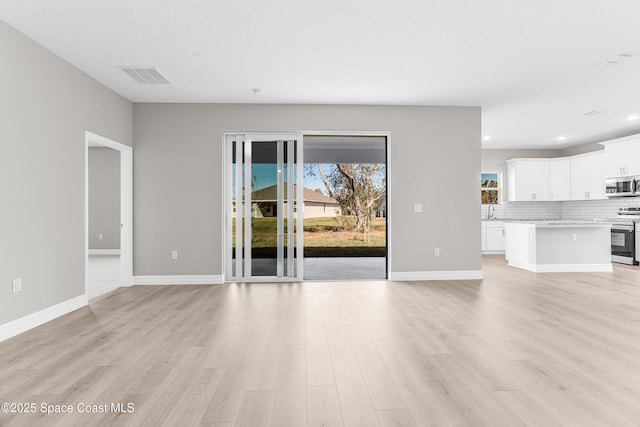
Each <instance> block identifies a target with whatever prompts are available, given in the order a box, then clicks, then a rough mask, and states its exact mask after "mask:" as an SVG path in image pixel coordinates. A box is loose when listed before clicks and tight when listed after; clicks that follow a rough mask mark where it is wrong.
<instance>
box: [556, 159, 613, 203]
mask: <svg viewBox="0 0 640 427" xmlns="http://www.w3.org/2000/svg"><path fill="white" fill-rule="evenodd" d="M603 182H604V181H603ZM549 200H552V201H554V202H557V201H563V200H571V160H569V159H549Z"/></svg>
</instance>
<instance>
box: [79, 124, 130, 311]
mask: <svg viewBox="0 0 640 427" xmlns="http://www.w3.org/2000/svg"><path fill="white" fill-rule="evenodd" d="M132 169H133V162H132V149H131V147H129V146H126V145H124V144H120V143H118V142H116V141H113V140H110V139H108V138H104V137H102V136H100V135H96V134H94V133H91V132H86V133H85V297H86V298H87V300H91V299H93V298H96V297H98V296H100V295H104V294H106V293H108V292H111V291H113V290H115V289H117V288H119V287H121V286H131V284H132V275H133V274H132V273H133V271H132V270H133V268H132V232H131V224H132V194H133V192H132V176H133V173H132V172H133V170H132Z"/></svg>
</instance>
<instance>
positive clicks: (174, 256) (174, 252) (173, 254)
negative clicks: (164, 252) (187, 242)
mask: <svg viewBox="0 0 640 427" xmlns="http://www.w3.org/2000/svg"><path fill="white" fill-rule="evenodd" d="M171 259H178V251H171Z"/></svg>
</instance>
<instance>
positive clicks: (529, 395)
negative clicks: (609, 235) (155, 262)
mask: <svg viewBox="0 0 640 427" xmlns="http://www.w3.org/2000/svg"><path fill="white" fill-rule="evenodd" d="M484 274H485V279H484V280H483V281H462V282H455V281H441V282H335V283H323V282H310V283H304V284H301V283H295V284H251V285H249V284H226V285H220V286H157V287H155V286H144V287H141V286H139V287H133V288H127V289H120V290H117V291H115V292H113V293H111V294H108V295H105V296H103V297H100V298H97V299H96V300H94V301H92V303H91V304H90V306H89V307H86V308H84V309H81V310H77V311H75V312H74V313H71V314H69V315H67V316H64V317H62V318H59V319H57V320H55V321H53V322H50V323H48V324H46V325H43V326H41V327H39V328H37V329H34V330H32V331H29V332H27V333H25V334H22V335H20V336H18V337H15V338H12V339H10V340H7V341H5V342H4V343H0V402H18V403H25V402H34V403H36V404H37V405H38V409H39V405H40V404H41V403H48V404H51V405H55V404H66V405H73V406H74V409H75V408H76V405H77V404H78V403H81V402H82V403H87V404H93V405H101V404H105V403H106V404H109V403H111V402H122V403H125V404H126V403H132V404H133V405H134V408H135V411H134V412H133V413H120V414H118V413H98V414H78V413H74V414H72V415H43V414H41V413H37V414H13V415H11V414H9V415H8V414H0V425H2V426H5V425H35V426H40V425H42V426H52V425H61V426H73V425H78V426H87V425H133V426H137V425H149V426H159V425H168V426H176V425H178V426H192V425H194V426H195V425H210V426H232V425H237V426H255V425H275V426H304V425H310V426H342V425H344V426H367V427H368V426H378V425H380V426H414V425H419V426H422V425H437V426H446V425H460V426H465V425H481V426H484V425H487V426H489V425H499V426H518V425H532V426H555V425H567V426H638V425H640V269H639V268H638V267H635V268H632V267H626V266H620V265H616V266H615V269H614V272H613V273H593V274H581V273H561V274H534V273H529V272H525V271H520V270H516V269H512V268H509V267H507V266H506V265H505V263H504V258H503V257H500V256H485V257H484Z"/></svg>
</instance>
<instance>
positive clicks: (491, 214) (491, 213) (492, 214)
mask: <svg viewBox="0 0 640 427" xmlns="http://www.w3.org/2000/svg"><path fill="white" fill-rule="evenodd" d="M495 216H496V207H495V206H494V205H489V210H487V218H488V219H493V218H494V217H495Z"/></svg>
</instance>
